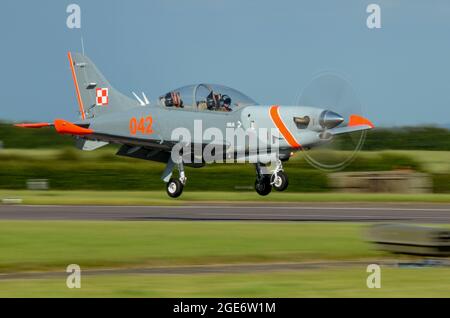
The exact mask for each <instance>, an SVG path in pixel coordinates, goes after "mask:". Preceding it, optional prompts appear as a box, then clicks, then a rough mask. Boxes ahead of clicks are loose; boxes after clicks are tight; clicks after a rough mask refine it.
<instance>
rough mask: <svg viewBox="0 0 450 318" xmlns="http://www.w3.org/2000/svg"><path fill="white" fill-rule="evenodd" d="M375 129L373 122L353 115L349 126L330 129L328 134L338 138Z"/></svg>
mask: <svg viewBox="0 0 450 318" xmlns="http://www.w3.org/2000/svg"><path fill="white" fill-rule="evenodd" d="M373 128H375V126H374V124H372V122H370V121H369V120H368V119H366V118H364V117H362V116H358V115H351V116H350V119H349V123H348V125H347V126H345V127H337V128H333V129H329V130H327V133H330V134H332V135H333V136H336V135H342V134H349V133H353V132H357V131H364V130H370V129H373Z"/></svg>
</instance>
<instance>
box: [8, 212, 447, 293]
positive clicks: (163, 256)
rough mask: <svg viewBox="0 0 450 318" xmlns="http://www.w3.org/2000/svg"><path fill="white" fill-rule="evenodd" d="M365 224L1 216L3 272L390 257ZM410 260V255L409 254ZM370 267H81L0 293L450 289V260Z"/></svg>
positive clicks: (11, 284)
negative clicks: (71, 275) (144, 270)
mask: <svg viewBox="0 0 450 318" xmlns="http://www.w3.org/2000/svg"><path fill="white" fill-rule="evenodd" d="M366 226H367V225H366V224H353V223H320V224H319V223H264V222H260V223H259V222H257V223H250V222H59V221H58V222H47V221H45V222H44V221H43V222H19V221H17V222H16V221H14V222H13V221H7V222H0V242H1V243H0V272H3V273H7V272H16V273H17V272H21V271H22V272H24V271H59V272H63V271H64V270H65V268H66V266H67V265H68V264H73V263H75V264H79V265H80V266H81V269H82V271H83V270H89V269H98V268H132V267H148V266H178V265H200V264H201V265H212V264H242V263H247V264H248V263H274V262H312V261H325V262H326V261H329V260H330V261H331V260H333V261H340V260H348V261H349V260H358V261H360V260H363V261H367V263H371V262H376V261H382V260H386V259H391V258H392V257H393V256H392V255H390V254H387V253H384V252H380V251H377V250H375V249H374V248H373V247H372V246H371V245H370V244H369V243H367V242H365V241H364V231H365V228H366ZM405 260H406V258H405ZM367 276H368V274H367V273H366V265H353V266H350V267H345V268H343V267H339V268H333V267H324V268H320V269H317V268H315V269H305V270H295V271H282V272H277V271H268V272H257V273H233V274H231V273H227V274H225V273H224V274H185V275H173V274H170V275H169V274H158V275H152V274H121V275H117V274H116V275H112V274H105V275H97V276H91V275H82V288H81V289H80V290H69V289H67V287H66V285H65V277H59V278H42V279H22V278H19V279H8V280H5V279H3V280H0V297H50V296H51V297H105V296H110V297H351V296H352V297H399V296H402V297H449V296H450V270H449V269H448V268H421V269H418V268H416V269H412V268H390V267H382V288H381V289H380V290H371V289H368V288H367V287H366V279H367Z"/></svg>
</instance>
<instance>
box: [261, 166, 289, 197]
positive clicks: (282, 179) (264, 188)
mask: <svg viewBox="0 0 450 318" xmlns="http://www.w3.org/2000/svg"><path fill="white" fill-rule="evenodd" d="M288 186H289V179H288V177H287V174H286V173H284V171H283V164H282V163H281V161H280V160H278V161H277V163H276V167H275V169H274V170H273V171H270V170H268V169H267V168H266V167H265V166H263V165H261V164H259V163H258V164H256V181H255V190H256V192H257V193H258V194H259V195H261V196H266V195H268V194H269V193H270V192H272V188H274V189H275V190H276V191H279V192H282V191H284V190H286V189H287V187H288Z"/></svg>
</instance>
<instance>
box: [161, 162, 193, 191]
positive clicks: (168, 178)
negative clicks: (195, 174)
mask: <svg viewBox="0 0 450 318" xmlns="http://www.w3.org/2000/svg"><path fill="white" fill-rule="evenodd" d="M175 165H177V167H178V172H179V174H180V175H179V178H178V179H176V178H172V174H173V170H174V168H175ZM162 179H163V180H164V181H165V182H167V184H166V191H167V194H168V195H169V196H170V197H171V198H178V197H179V196H180V195H181V194H182V193H183V189H184V186H185V185H186V181H187V178H186V175H185V173H184V165H183V160H182V159H181V158H180V159H179V160H178V163H177V164H175V163H174V162H173V161H172V159H169V162H168V163H167V167H166V170H165V171H164V173H163V176H162Z"/></svg>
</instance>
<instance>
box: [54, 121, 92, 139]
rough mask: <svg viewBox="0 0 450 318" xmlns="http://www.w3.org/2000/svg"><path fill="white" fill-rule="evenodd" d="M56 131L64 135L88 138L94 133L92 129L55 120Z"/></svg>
mask: <svg viewBox="0 0 450 318" xmlns="http://www.w3.org/2000/svg"><path fill="white" fill-rule="evenodd" d="M55 129H56V131H57V132H58V133H59V134H62V135H74V136H86V135H91V134H92V133H93V132H94V131H93V130H92V129H87V128H83V127H80V126H77V125H75V124H73V123H71V122H68V121H67V120H64V119H57V120H55Z"/></svg>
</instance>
